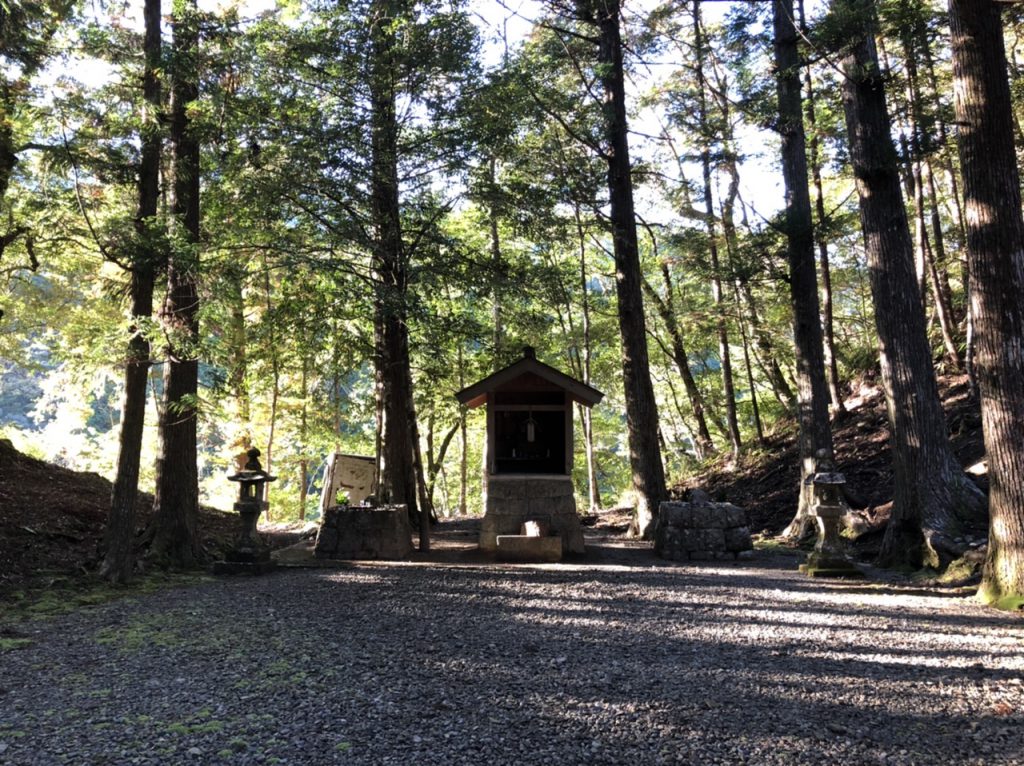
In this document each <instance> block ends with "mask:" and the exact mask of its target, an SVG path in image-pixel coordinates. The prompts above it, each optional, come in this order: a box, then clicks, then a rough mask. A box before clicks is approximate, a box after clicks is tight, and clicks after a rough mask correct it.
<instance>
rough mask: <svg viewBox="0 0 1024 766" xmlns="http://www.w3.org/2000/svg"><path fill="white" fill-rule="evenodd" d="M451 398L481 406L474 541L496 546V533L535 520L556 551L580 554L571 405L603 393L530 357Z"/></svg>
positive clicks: (528, 353) (589, 402)
mask: <svg viewBox="0 0 1024 766" xmlns="http://www.w3.org/2000/svg"><path fill="white" fill-rule="evenodd" d="M455 398H456V399H458V400H459V402H460V403H462V404H464V405H466V406H467V407H469V408H474V407H479V406H480V405H483V404H486V405H487V450H486V453H485V454H486V459H485V466H484V509H485V513H484V520H483V524H482V527H481V531H480V547H481V548H482V549H484V550H495V549H496V547H497V536H498V535H516V534H519V531H520V528H521V526H522V525H523V523H525V522H527V521H538V522H542V523H543V524H545V525H546V527H547V528H548V529H550V530H551V533H552V534H558V535H559V536H560V537H561V538H562V546H563V550H564V551H566V552H570V553H582V552H583V531H582V528H581V527H580V523H579V517H578V516H577V514H576V499H575V493H574V490H573V484H572V463H573V430H572V429H573V403H574V402H577V403H579V404H582V405H583V406H585V407H593V406H594V405H595V404H597V403H598V402H600V401H601V399H602V398H604V394H602V393H601V392H600V391H598V390H597V389H595V388H592V387H590V386H588V385H586V384H585V383H581V382H580V381H578V380H575V379H574V378H571V377H569V376H568V375H566V374H565V373H562V372H560V371H558V370H556V369H555V368H554V367H550V366H548V365H546V364H544V363H543V362H539V361H537V357H536V354H535V352H534V350H533V348H532V347H530V346H527V347H526V348H524V349H523V358H522V359H520V360H519V361H517V362H515V363H514V364H511V365H509V366H508V367H505V368H504V369H502V370H498V371H497V372H495V373H494V374H493V375H489V376H488V377H486V378H484V379H483V380H481V381H479V382H478V383H474V384H473V385H471V386H469V387H468V388H464V389H463V390H462V391H459V392H458V393H457V394H456V395H455Z"/></svg>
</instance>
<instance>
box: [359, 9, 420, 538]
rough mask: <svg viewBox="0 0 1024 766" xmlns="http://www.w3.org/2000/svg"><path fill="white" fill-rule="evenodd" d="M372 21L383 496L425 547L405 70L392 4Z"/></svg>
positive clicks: (373, 184) (377, 11) (375, 11)
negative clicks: (402, 85)
mask: <svg viewBox="0 0 1024 766" xmlns="http://www.w3.org/2000/svg"><path fill="white" fill-rule="evenodd" d="M372 13H373V17H372V18H371V20H370V23H371V24H372V25H373V26H372V30H371V36H372V51H371V53H370V55H371V71H370V82H369V85H370V99H371V115H370V120H371V129H370V130H371V137H370V138H371V151H372V169H371V175H372V178H371V191H372V197H373V199H372V207H373V222H374V230H375V242H374V252H373V263H374V272H375V276H376V280H377V297H376V300H377V311H378V316H379V332H378V346H379V347H378V349H377V360H378V374H379V376H380V377H379V379H380V390H381V400H382V405H383V406H382V410H383V411H382V415H383V425H382V429H381V463H382V465H381V468H380V494H381V496H382V498H383V499H384V500H385V501H386V502H389V503H394V504H404V505H405V506H406V507H407V508H408V511H409V518H410V520H411V521H413V522H417V521H418V522H419V526H420V547H421V549H423V550H426V548H427V547H429V544H430V543H429V540H430V535H429V523H430V520H429V517H428V516H427V513H426V510H427V509H422V511H423V513H420V509H419V508H418V492H419V488H418V486H417V480H416V464H415V460H414V452H415V450H416V448H417V445H416V444H415V443H414V441H413V437H414V433H415V429H414V427H413V424H414V423H415V419H416V413H415V410H414V408H413V403H412V373H411V369H410V365H409V329H408V325H407V322H406V320H407V309H406V298H407V291H408V279H409V275H408V264H407V254H406V252H405V247H404V243H403V242H402V223H401V211H400V207H399V188H398V119H397V116H396V112H395V108H396V95H397V94H396V82H395V78H396V76H397V73H396V71H395V66H394V45H395V40H394V34H395V33H394V31H393V29H392V28H391V25H392V22H393V21H394V18H393V13H392V4H391V3H390V2H388V0H378V2H375V3H374V5H373V8H372Z"/></svg>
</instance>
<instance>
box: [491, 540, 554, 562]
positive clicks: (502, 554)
mask: <svg viewBox="0 0 1024 766" xmlns="http://www.w3.org/2000/svg"><path fill="white" fill-rule="evenodd" d="M497 543H498V547H497V553H498V560H499V561H544V562H555V561H561V560H562V538H561V537H559V536H557V535H554V536H551V537H536V536H533V535H498V536H497Z"/></svg>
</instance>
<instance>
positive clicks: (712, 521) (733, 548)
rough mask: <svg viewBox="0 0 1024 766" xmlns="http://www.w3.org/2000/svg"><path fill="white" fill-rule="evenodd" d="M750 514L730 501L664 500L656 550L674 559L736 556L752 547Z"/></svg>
mask: <svg viewBox="0 0 1024 766" xmlns="http://www.w3.org/2000/svg"><path fill="white" fill-rule="evenodd" d="M753 547H754V546H753V543H752V541H751V539H750V527H749V526H748V522H747V514H746V511H744V510H743V509H742V508H738V507H737V506H735V505H732V504H731V503H712V502H709V501H700V500H698V501H694V502H688V503H684V502H663V503H662V504H661V505H660V506H659V508H658V521H657V526H656V527H655V534H654V551H655V553H657V554H658V555H659V556H661V557H662V558H663V559H670V560H673V561H714V560H718V559H735V558H738V557H739V555H740V554H741V553H743V552H744V551H749V550H752V549H753Z"/></svg>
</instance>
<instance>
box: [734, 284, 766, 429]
mask: <svg viewBox="0 0 1024 766" xmlns="http://www.w3.org/2000/svg"><path fill="white" fill-rule="evenodd" d="M733 293H734V294H735V296H736V305H737V306H738V305H739V304H740V286H739V283H738V282H737V281H734V282H733ZM739 326H740V341H741V342H742V343H743V366H744V367H745V368H746V371H747V386H748V387H749V388H750V406H751V409H752V411H753V416H754V432H755V433H756V434H757V443H758V445H761V446H763V445H764V425H763V424H762V422H761V407H760V405H759V404H758V402H757V384H756V383H755V382H754V366H753V365H752V364H751V363H750V339H749V338H748V337H747V330H746V327H745V326H744V324H743V322H740V323H739Z"/></svg>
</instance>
